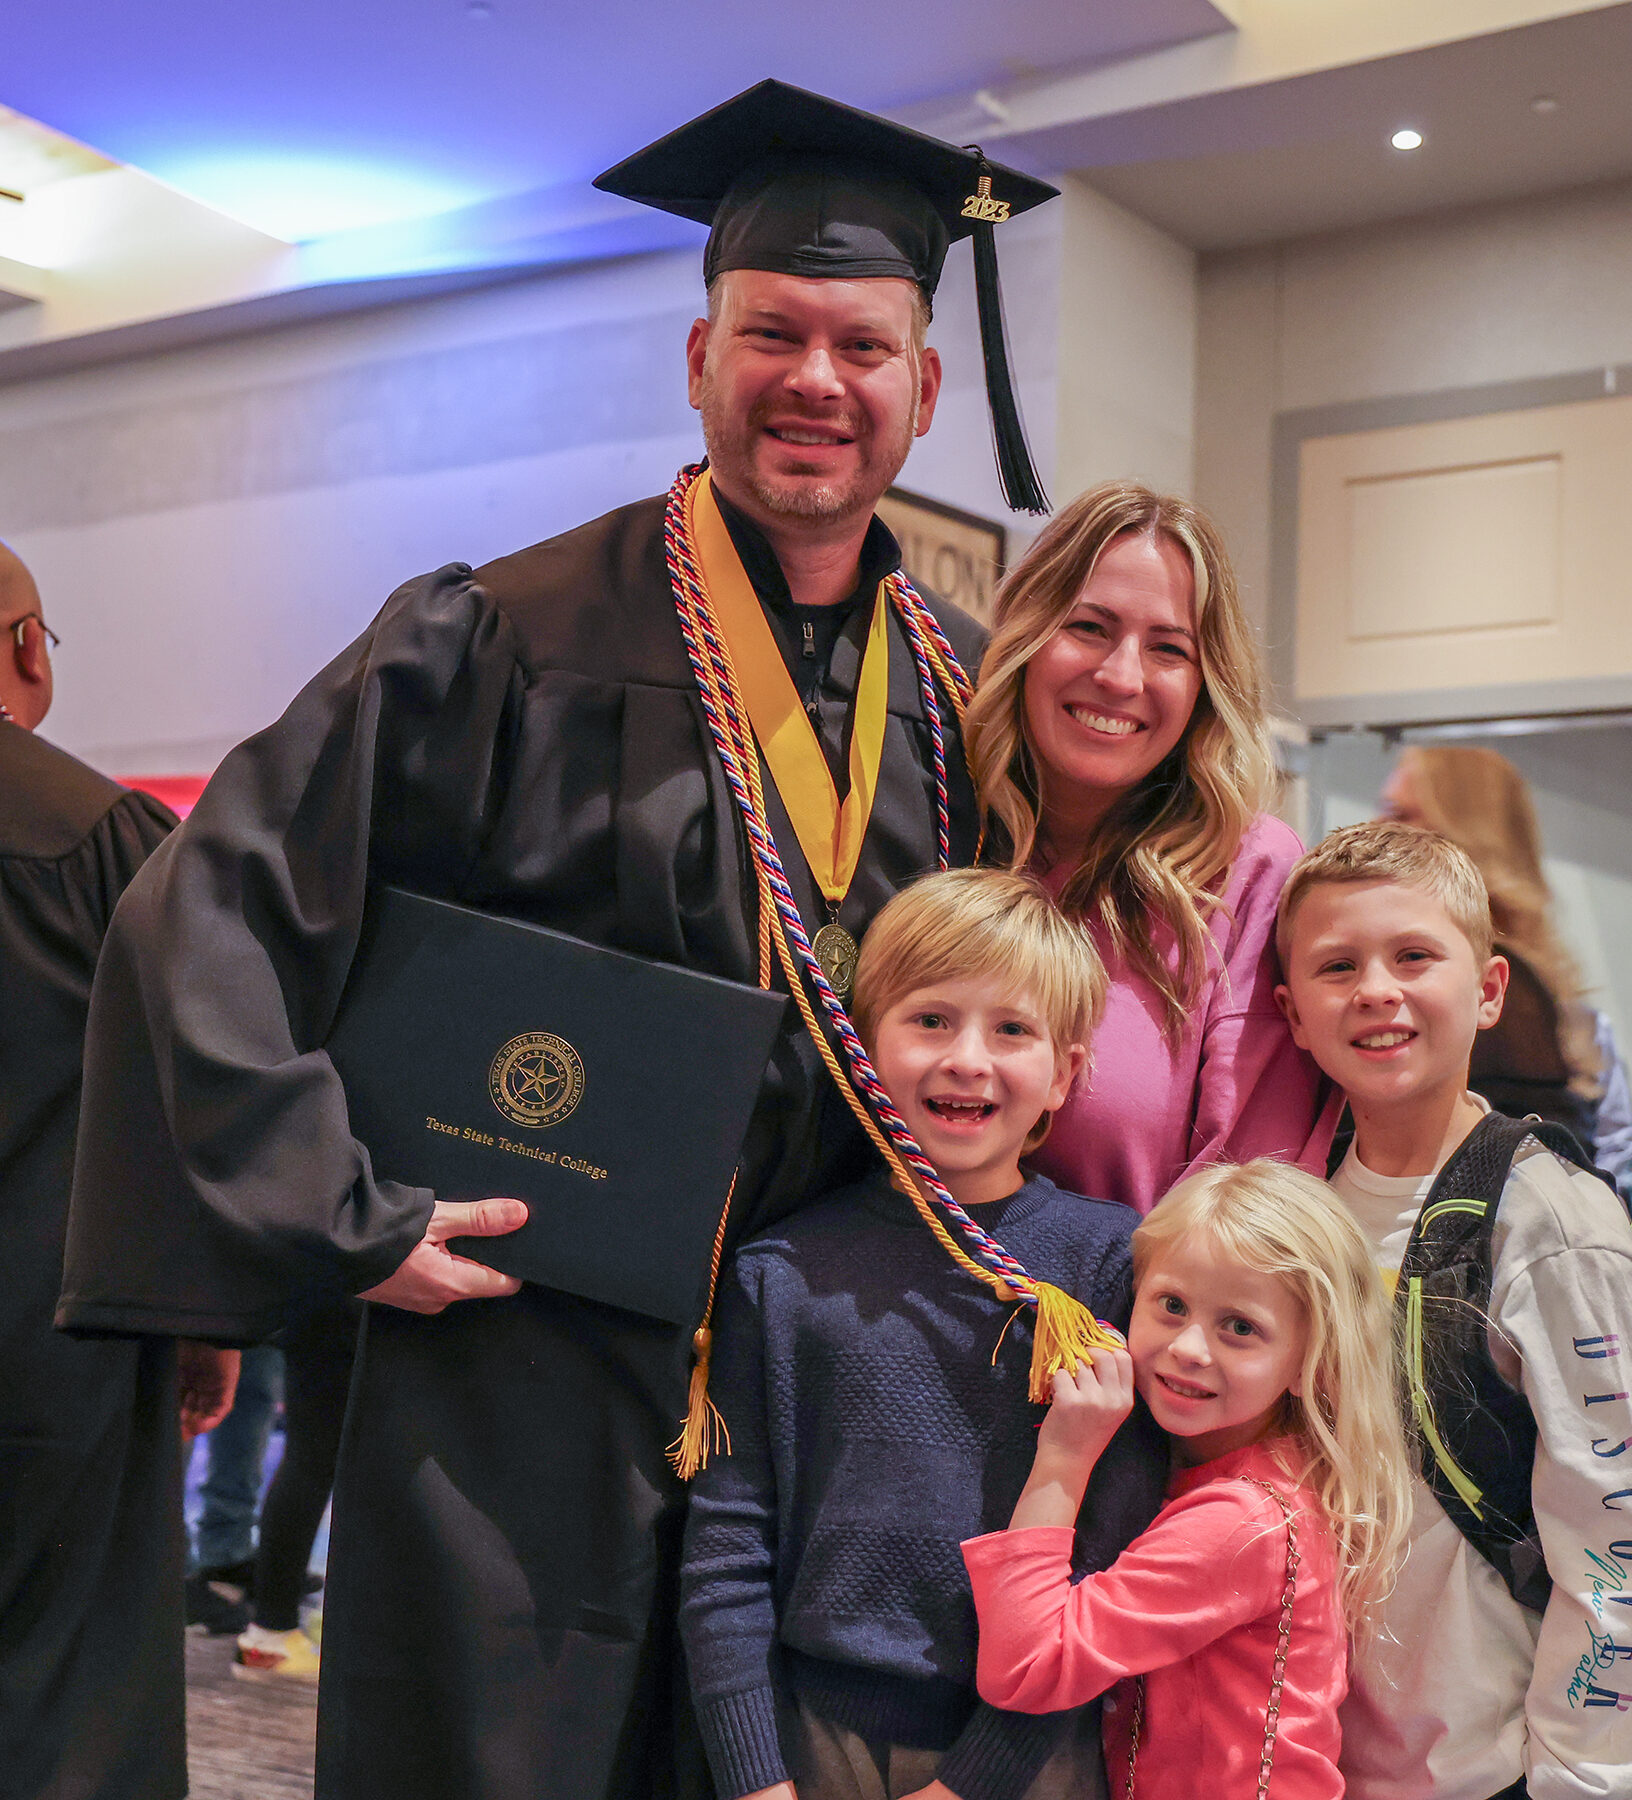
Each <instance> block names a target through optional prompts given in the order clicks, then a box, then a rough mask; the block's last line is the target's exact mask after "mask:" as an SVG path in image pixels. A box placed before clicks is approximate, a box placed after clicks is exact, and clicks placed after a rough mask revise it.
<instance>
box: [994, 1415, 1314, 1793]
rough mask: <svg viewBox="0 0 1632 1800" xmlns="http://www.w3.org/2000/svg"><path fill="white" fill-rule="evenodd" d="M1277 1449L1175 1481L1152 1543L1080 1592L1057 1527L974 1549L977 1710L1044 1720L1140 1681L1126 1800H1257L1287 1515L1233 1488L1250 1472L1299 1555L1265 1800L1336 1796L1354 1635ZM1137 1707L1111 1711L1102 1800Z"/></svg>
mask: <svg viewBox="0 0 1632 1800" xmlns="http://www.w3.org/2000/svg"><path fill="white" fill-rule="evenodd" d="M1271 1452H1272V1446H1271V1445H1270V1444H1250V1445H1248V1446H1247V1448H1246V1449H1244V1450H1235V1451H1232V1452H1231V1453H1230V1454H1229V1455H1228V1456H1221V1457H1219V1458H1218V1459H1217V1460H1216V1461H1214V1462H1210V1463H1204V1464H1202V1466H1201V1467H1200V1468H1196V1469H1185V1470H1182V1471H1181V1472H1179V1473H1178V1474H1176V1475H1175V1476H1174V1477H1173V1478H1172V1480H1171V1481H1170V1482H1169V1483H1168V1490H1167V1491H1168V1501H1167V1504H1166V1505H1165V1506H1164V1507H1163V1508H1162V1510H1161V1511H1160V1512H1159V1513H1158V1514H1157V1515H1156V1518H1155V1520H1154V1522H1153V1523H1152V1525H1151V1527H1150V1529H1149V1530H1148V1531H1147V1532H1145V1533H1144V1535H1143V1536H1142V1537H1138V1538H1135V1539H1134V1541H1133V1542H1132V1543H1131V1544H1130V1545H1129V1546H1128V1548H1127V1549H1126V1550H1124V1551H1123V1552H1122V1554H1121V1555H1120V1556H1119V1557H1118V1558H1117V1559H1116V1561H1115V1562H1114V1563H1113V1564H1112V1565H1111V1566H1110V1568H1108V1569H1107V1570H1105V1571H1104V1573H1103V1574H1099V1575H1089V1576H1087V1577H1086V1578H1085V1579H1084V1580H1083V1581H1081V1582H1079V1583H1077V1585H1076V1586H1074V1587H1073V1586H1072V1585H1071V1580H1070V1577H1071V1545H1072V1533H1071V1531H1070V1530H1069V1528H1067V1527H1065V1526H1060V1527H1057V1528H1055V1527H1039V1528H1035V1529H1033V1530H1030V1531H996V1532H992V1533H990V1534H989V1535H988V1536H986V1537H978V1538H971V1539H970V1540H969V1541H968V1542H967V1543H966V1544H965V1545H964V1546H963V1560H964V1562H965V1563H966V1564H967V1565H968V1568H969V1579H970V1581H971V1582H972V1583H973V1585H974V1591H975V1610H976V1612H977V1613H978V1614H979V1617H980V1653H979V1660H978V1663H977V1666H976V1682H977V1685H978V1686H979V1689H980V1696H981V1698H982V1699H983V1700H986V1701H989V1702H990V1703H991V1704H992V1705H994V1706H1003V1707H1008V1708H1009V1709H1010V1710H1011V1711H1014V1712H1029V1713H1043V1712H1055V1711H1058V1710H1060V1709H1061V1708H1064V1707H1068V1706H1080V1705H1082V1704H1083V1702H1084V1701H1087V1700H1092V1699H1093V1698H1094V1696H1095V1695H1096V1694H1102V1693H1104V1692H1105V1691H1106V1690H1107V1689H1108V1688H1110V1687H1112V1686H1113V1685H1114V1684H1115V1683H1117V1682H1118V1681H1122V1680H1124V1679H1125V1678H1126V1677H1128V1676H1133V1675H1139V1674H1143V1675H1144V1676H1145V1722H1144V1729H1143V1731H1142V1733H1141V1741H1140V1746H1139V1770H1138V1780H1137V1800H1169V1797H1170V1796H1174V1795H1180V1794H1205V1795H1206V1796H1207V1800H1252V1796H1253V1795H1255V1794H1256V1793H1257V1791H1258V1765H1259V1758H1260V1755H1261V1754H1262V1751H1263V1742H1264V1713H1265V1709H1266V1708H1267V1706H1268V1704H1269V1691H1270V1685H1271V1681H1272V1679H1273V1676H1274V1667H1275V1646H1276V1640H1277V1637H1278V1634H1279V1630H1280V1619H1281V1599H1282V1595H1283V1594H1284V1592H1285V1589H1286V1523H1285V1518H1284V1515H1283V1514H1282V1512H1281V1509H1280V1508H1279V1507H1278V1506H1277V1505H1276V1504H1275V1502H1274V1501H1273V1500H1272V1499H1271V1498H1270V1497H1269V1495H1268V1494H1266V1493H1265V1492H1264V1491H1263V1489H1262V1488H1258V1487H1254V1486H1253V1485H1252V1484H1251V1482H1250V1481H1246V1480H1243V1479H1241V1477H1243V1476H1250V1475H1256V1476H1259V1477H1261V1478H1262V1479H1263V1480H1265V1481H1268V1482H1271V1483H1272V1484H1273V1485H1274V1486H1276V1487H1277V1488H1279V1489H1280V1491H1281V1492H1282V1493H1283V1494H1285V1495H1286V1497H1287V1498H1288V1500H1290V1501H1291V1503H1292V1506H1293V1509H1294V1511H1295V1512H1296V1513H1297V1515H1298V1551H1299V1555H1300V1557H1301V1561H1300V1562H1299V1565H1298V1580H1297V1593H1296V1597H1295V1599H1294V1601H1293V1605H1292V1637H1291V1645H1290V1648H1289V1650H1288V1652H1287V1661H1286V1682H1285V1686H1284V1687H1283V1689H1282V1692H1281V1716H1280V1723H1279V1726H1278V1728H1277V1732H1276V1740H1275V1769H1274V1779H1273V1782H1272V1784H1271V1789H1270V1791H1271V1793H1272V1794H1273V1795H1274V1796H1275V1800H1337V1796H1339V1795H1341V1794H1342V1792H1343V1778H1342V1776H1341V1775H1339V1774H1338V1772H1337V1752H1338V1745H1339V1741H1340V1738H1339V1731H1338V1723H1337V1708H1338V1704H1339V1702H1340V1701H1341V1700H1342V1699H1343V1696H1344V1694H1345V1692H1346V1691H1347V1688H1348V1679H1347V1665H1348V1639H1347V1635H1346V1633H1345V1631H1344V1625H1343V1616H1342V1612H1341V1609H1340V1607H1339V1604H1338V1596H1337V1585H1336V1558H1335V1555H1334V1550H1333V1544H1332V1539H1331V1535H1330V1533H1329V1532H1328V1531H1327V1529H1326V1527H1325V1523H1324V1521H1323V1519H1322V1518H1321V1515H1320V1513H1319V1511H1318V1510H1317V1508H1316V1505H1315V1501H1314V1499H1313V1497H1312V1496H1311V1495H1310V1494H1309V1493H1308V1492H1307V1491H1306V1490H1303V1489H1295V1488H1294V1487H1293V1485H1292V1483H1291V1482H1290V1481H1289V1480H1288V1479H1287V1476H1286V1474H1285V1472H1284V1471H1283V1470H1282V1469H1281V1467H1280V1466H1279V1465H1278V1464H1277V1463H1276V1462H1275V1460H1274V1457H1273V1455H1272V1453H1271ZM1131 1707H1132V1687H1131V1684H1130V1685H1129V1686H1128V1687H1125V1688H1123V1689H1122V1690H1120V1691H1119V1692H1118V1693H1117V1694H1116V1695H1114V1696H1113V1697H1112V1698H1111V1699H1109V1700H1108V1701H1107V1702H1106V1705H1105V1713H1106V1718H1105V1762H1106V1769H1107V1773H1108V1774H1109V1777H1110V1784H1111V1793H1112V1796H1113V1800H1124V1797H1125V1796H1126V1793H1127V1783H1128V1742H1129V1730H1130V1720H1131V1716H1132V1715H1131Z"/></svg>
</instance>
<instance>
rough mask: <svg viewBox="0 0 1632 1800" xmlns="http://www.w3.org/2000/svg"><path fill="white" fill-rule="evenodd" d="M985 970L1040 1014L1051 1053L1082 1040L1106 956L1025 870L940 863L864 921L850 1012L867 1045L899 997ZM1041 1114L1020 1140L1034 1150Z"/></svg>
mask: <svg viewBox="0 0 1632 1800" xmlns="http://www.w3.org/2000/svg"><path fill="white" fill-rule="evenodd" d="M969 977H978V978H981V979H986V978H991V979H995V980H996V981H998V982H1000V983H1001V984H1002V985H1003V987H1004V988H1005V989H1007V990H1011V991H1012V992H1013V994H1014V996H1015V998H1016V1000H1019V999H1020V998H1022V997H1024V998H1026V999H1029V1000H1030V1001H1031V1002H1032V1004H1033V1005H1035V1006H1036V1007H1037V1009H1038V1011H1039V1012H1041V1014H1042V1015H1043V1021H1044V1023H1045V1024H1046V1025H1047V1027H1048V1034H1049V1036H1050V1037H1051V1038H1052V1039H1053V1040H1054V1048H1055V1050H1056V1051H1058V1052H1059V1053H1060V1054H1062V1055H1063V1054H1064V1052H1065V1051H1066V1050H1068V1049H1069V1048H1070V1046H1071V1045H1073V1044H1081V1045H1082V1046H1083V1047H1084V1049H1086V1048H1087V1047H1088V1044H1089V1039H1090V1037H1091V1035H1092V1033H1093V1028H1094V1026H1095V1025H1097V1024H1098V1023H1099V1016H1100V1014H1101V1012H1102V1011H1103V1010H1104V1007H1105V988H1106V980H1105V965H1104V964H1103V963H1102V962H1101V961H1100V960H1099V952H1098V951H1097V950H1096V949H1095V948H1094V942H1093V939H1092V938H1091V937H1090V936H1089V935H1088V932H1087V930H1086V929H1085V928H1084V927H1083V926H1081V925H1079V924H1078V923H1076V921H1075V920H1072V919H1069V918H1067V917H1066V915H1065V914H1064V913H1062V912H1061V911H1060V909H1059V908H1058V907H1057V906H1056V905H1055V904H1054V902H1053V901H1052V900H1051V899H1050V898H1049V897H1048V895H1047V894H1046V893H1045V892H1044V891H1043V889H1042V888H1041V887H1040V886H1039V885H1038V883H1037V882H1035V881H1034V880H1033V879H1032V878H1031V877H1030V876H1029V875H1017V874H1010V873H1007V872H1005V871H1003V870H999V869H945V870H943V871H942V872H941V873H940V874H938V875H926V876H925V877H924V878H923V880H921V881H915V882H914V883H913V884H912V886H911V887H907V888H903V889H902V890H901V892H900V893H899V894H897V895H896V896H895V898H894V899H893V900H891V901H890V902H889V904H888V905H887V906H886V907H885V908H884V910H883V911H882V912H881V913H880V914H879V915H878V917H877V918H876V919H874V920H873V922H872V924H871V925H870V926H868V928H867V935H866V937H865V938H864V939H863V940H862V945H861V955H860V956H859V957H858V958H857V961H856V977H855V994H854V1003H853V1005H852V1007H851V1012H852V1014H853V1016H854V1018H855V1022H856V1030H857V1031H858V1032H859V1033H860V1035H861V1040H862V1042H863V1043H864V1044H866V1045H867V1046H868V1047H869V1048H871V1046H872V1044H873V1042H874V1040H875V1034H876V1032H877V1029H878V1022H879V1020H880V1019H881V1018H882V1017H883V1016H884V1014H885V1013H887V1012H888V1011H889V1010H890V1008H891V1007H892V1006H894V1005H895V1004H896V1003H897V1002H898V1001H900V1000H903V999H905V997H906V996H907V995H908V994H911V993H914V992H916V990H917V989H919V988H924V987H933V986H934V985H935V983H936V982H940V981H959V980H964V979H967V978H969ZM1047 1124H1048V1121H1047V1118H1046V1116H1045V1118H1044V1119H1042V1120H1040V1121H1039V1122H1038V1128H1037V1129H1036V1130H1035V1131H1034V1132H1033V1133H1032V1135H1031V1137H1028V1138H1027V1140H1026V1145H1025V1148H1026V1149H1028V1150H1034V1149H1035V1148H1036V1147H1037V1145H1038V1144H1040V1143H1041V1142H1042V1140H1043V1136H1044V1134H1045V1132H1046V1130H1047Z"/></svg>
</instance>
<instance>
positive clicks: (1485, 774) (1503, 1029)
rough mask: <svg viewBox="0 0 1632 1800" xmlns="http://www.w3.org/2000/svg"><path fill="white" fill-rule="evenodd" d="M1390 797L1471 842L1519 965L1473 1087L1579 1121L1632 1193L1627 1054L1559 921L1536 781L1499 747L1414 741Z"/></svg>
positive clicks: (1515, 1107) (1392, 808)
mask: <svg viewBox="0 0 1632 1800" xmlns="http://www.w3.org/2000/svg"><path fill="white" fill-rule="evenodd" d="M1382 801H1383V811H1384V813H1385V814H1386V815H1387V816H1388V817H1389V818H1392V819H1399V820H1402V821H1403V822H1404V823H1405V824H1408V825H1426V826H1427V827H1428V828H1429V829H1430V830H1432V831H1437V832H1439V833H1440V834H1441V835H1442V836H1444V837H1448V838H1449V839H1450V840H1451V842H1452V843H1453V844H1456V845H1459V846H1460V847H1461V848H1462V849H1463V850H1465V851H1466V852H1467V854H1468V855H1469V856H1470V857H1471V858H1472V859H1473V861H1474V863H1475V864H1476V865H1477V866H1478V869H1479V873H1480V874H1481V875H1482V876H1483V877H1484V879H1485V886H1486V887H1487V888H1488V889H1489V890H1490V911H1491V919H1492V922H1493V924H1494V926H1495V931H1496V948H1497V950H1498V951H1499V952H1500V953H1501V954H1502V955H1503V956H1505V957H1506V958H1507V960H1508V963H1509V965H1510V967H1511V969H1512V975H1511V977H1510V979H1509V982H1508V989H1507V1001H1506V1004H1505V1005H1504V1006H1503V1008H1502V1016H1501V1019H1500V1021H1499V1022H1498V1023H1497V1024H1496V1025H1495V1026H1493V1027H1492V1028H1491V1029H1490V1030H1488V1031H1482V1032H1481V1033H1480V1034H1479V1037H1478V1039H1477V1040H1476V1042H1475V1045H1474V1054H1473V1068H1472V1071H1471V1076H1470V1081H1471V1086H1472V1088H1473V1091H1474V1092H1475V1093H1478V1094H1481V1095H1483V1097H1484V1098H1485V1099H1486V1100H1488V1101H1489V1102H1490V1104H1491V1105H1492V1106H1493V1107H1495V1108H1496V1110H1497V1111H1498V1112H1504V1113H1507V1114H1509V1115H1510V1116H1512V1117H1515V1118H1524V1117H1526V1116H1527V1115H1528V1114H1530V1113H1536V1114H1538V1115H1539V1116H1540V1117H1542V1118H1544V1119H1554V1120H1557V1121H1558V1122H1559V1123H1560V1124H1562V1125H1567V1126H1568V1127H1569V1128H1570V1130H1571V1131H1573V1132H1574V1133H1575V1135H1576V1136H1577V1137H1578V1138H1579V1139H1580V1141H1581V1143H1582V1144H1583V1145H1584V1146H1585V1147H1586V1148H1587V1149H1589V1150H1591V1151H1592V1152H1593V1154H1594V1158H1595V1160H1596V1161H1597V1162H1598V1164H1599V1166H1600V1167H1601V1168H1603V1169H1604V1170H1605V1171H1606V1172H1607V1173H1609V1174H1610V1175H1612V1176H1613V1177H1614V1178H1615V1185H1616V1186H1617V1187H1618V1188H1619V1189H1620V1191H1621V1193H1622V1194H1623V1195H1626V1194H1632V1099H1629V1096H1628V1088H1627V1075H1626V1065H1625V1063H1624V1062H1623V1060H1622V1058H1621V1055H1620V1051H1619V1049H1618V1047H1617V1046H1616V1043H1615V1035H1614V1032H1613V1030H1612V1028H1611V1026H1610V1022H1609V1019H1608V1017H1607V1015H1605V1014H1604V1013H1602V1012H1599V1011H1596V1010H1595V1009H1594V1008H1593V1007H1591V1006H1589V1005H1588V1004H1587V1002H1586V999H1585V997H1584V990H1583V987H1582V982H1581V975H1580V971H1579V970H1578V969H1577V967H1576V964H1575V959H1574V958H1573V957H1572V956H1571V955H1570V952H1569V950H1568V949H1567V948H1566V947H1565V944H1564V942H1563V939H1562V938H1561V937H1560V936H1559V934H1558V928H1557V925H1556V924H1555V923H1554V919H1553V895H1552V890H1551V889H1550V888H1549V887H1548V885H1547V877H1546V875H1545V874H1544V873H1543V871H1542V866H1541V829H1540V827H1539V825H1538V824H1537V821H1536V809H1535V803H1534V801H1533V800H1532V799H1531V797H1530V787H1529V784H1528V783H1527V782H1526V781H1525V779H1524V777H1523V776H1522V775H1521V774H1520V773H1519V771H1518V770H1517V769H1516V768H1514V766H1513V765H1512V763H1510V762H1509V761H1508V760H1507V758H1506V757H1505V756H1501V755H1498V753H1497V752H1496V751H1494V750H1486V749H1482V748H1478V747H1476V746H1472V745H1432V746H1429V745H1420V744H1414V745H1411V746H1410V747H1408V748H1407V749H1405V750H1402V751H1401V753H1400V757H1399V760H1398V761H1397V762H1396V763H1395V765H1394V769H1393V772H1392V773H1391V774H1390V776H1389V778H1388V781H1387V783H1386V784H1385V785H1384V788H1383V794H1382Z"/></svg>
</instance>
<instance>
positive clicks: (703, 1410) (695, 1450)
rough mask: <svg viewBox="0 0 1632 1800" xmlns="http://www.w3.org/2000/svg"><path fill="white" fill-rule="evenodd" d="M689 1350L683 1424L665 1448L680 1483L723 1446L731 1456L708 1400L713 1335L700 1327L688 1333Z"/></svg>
mask: <svg viewBox="0 0 1632 1800" xmlns="http://www.w3.org/2000/svg"><path fill="white" fill-rule="evenodd" d="M691 1348H692V1351H693V1353H694V1356H695V1359H696V1360H695V1361H694V1362H693V1363H692V1365H691V1387H690V1390H689V1391H688V1393H687V1396H686V1421H685V1423H684V1425H682V1426H681V1428H680V1435H679V1437H677V1438H676V1439H675V1440H674V1442H673V1443H672V1444H670V1445H669V1462H670V1463H671V1464H672V1465H673V1468H674V1472H675V1474H676V1475H678V1476H679V1477H680V1479H681V1480H682V1481H690V1480H691V1478H692V1476H694V1475H695V1474H696V1473H697V1471H698V1470H699V1469H706V1468H707V1467H708V1459H709V1457H710V1456H711V1455H713V1453H714V1452H715V1451H716V1450H718V1449H720V1448H721V1447H722V1446H723V1447H724V1450H725V1453H726V1455H727V1456H729V1455H730V1454H731V1433H730V1432H729V1431H727V1430H726V1428H725V1420H724V1418H723V1417H722V1416H721V1414H720V1409H719V1408H718V1407H717V1406H716V1405H715V1404H714V1402H713V1401H712V1400H711V1399H710V1398H709V1393H708V1365H709V1362H710V1361H711V1360H712V1355H713V1350H714V1333H713V1332H712V1331H710V1330H709V1329H708V1327H707V1326H706V1325H705V1326H701V1327H699V1328H698V1330H696V1331H695V1332H693V1333H692V1338H691Z"/></svg>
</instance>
